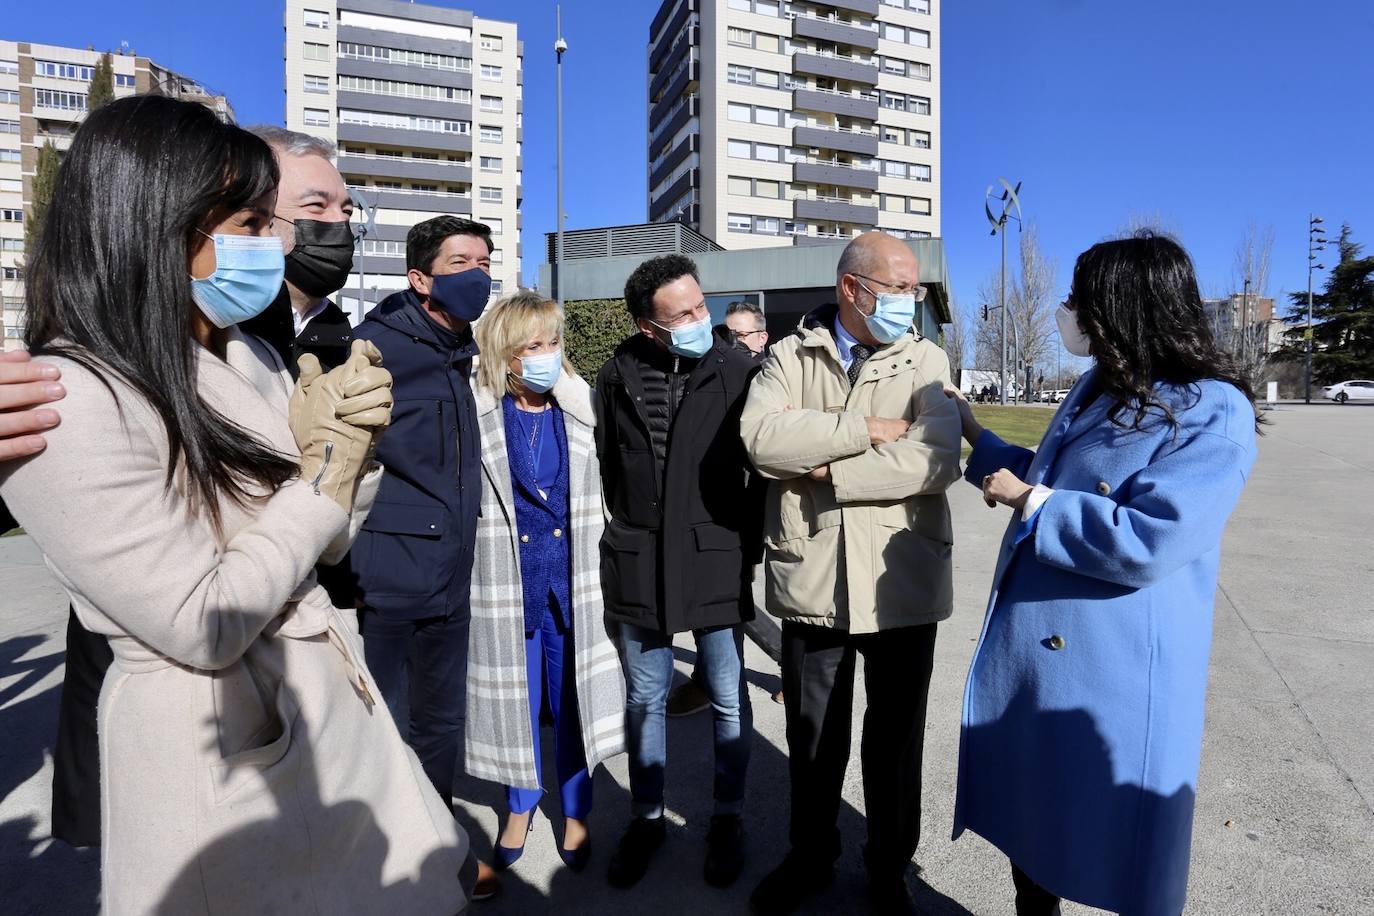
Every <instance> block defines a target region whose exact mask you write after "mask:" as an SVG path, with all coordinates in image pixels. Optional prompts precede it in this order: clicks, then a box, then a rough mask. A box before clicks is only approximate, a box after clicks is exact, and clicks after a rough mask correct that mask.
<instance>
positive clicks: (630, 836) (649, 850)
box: [606, 817, 667, 888]
mask: <svg viewBox="0 0 1374 916" xmlns="http://www.w3.org/2000/svg"><path fill="white" fill-rule="evenodd" d="M666 836H667V828H666V827H665V826H664V824H663V818H661V817H655V818H647V817H637V818H635V819H634V820H632V821H630V826H628V827H626V828H625V835H624V836H622V837H621V838H620V845H619V846H618V847H617V848H616V851H615V855H613V856H611V865H610V868H608V869H607V870H606V880H607V881H608V882H610V885H611V887H620V888H626V887H634V886H635V885H636V884H638V883H639V879H640V878H643V877H644V873H645V872H646V871H648V870H649V860H650V859H651V858H653V855H654V853H655V852H657V851H658V847H660V846H662V845H663V839H664V837H666Z"/></svg>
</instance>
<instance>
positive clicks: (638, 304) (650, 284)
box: [625, 254, 701, 319]
mask: <svg viewBox="0 0 1374 916" xmlns="http://www.w3.org/2000/svg"><path fill="white" fill-rule="evenodd" d="M683 277H691V278H692V279H693V280H696V281H697V282H698V283H700V282H701V277H700V276H699V275H698V274H697V264H696V262H695V261H693V260H692V259H691V258H689V257H687V256H686V255H685V254H665V255H659V256H658V257H656V258H650V259H649V260H647V261H645V262H644V263H643V264H640V265H639V266H638V267H636V268H635V272H634V273H632V274H630V279H628V280H626V281H625V307H626V308H627V309H629V310H630V317H631V318H634V319H639V318H648V317H649V315H650V314H651V313H652V312H653V310H654V293H656V292H658V291H659V290H660V289H662V288H663V287H665V286H667V285H668V284H669V283H672V282H673V281H674V280H680V279H682V278H683Z"/></svg>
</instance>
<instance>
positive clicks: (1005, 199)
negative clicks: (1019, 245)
mask: <svg viewBox="0 0 1374 916" xmlns="http://www.w3.org/2000/svg"><path fill="white" fill-rule="evenodd" d="M997 180H998V182H1000V183H1001V185H1002V193H1001V194H1000V195H999V196H998V198H997V199H998V200H1000V201H1001V202H1002V213H1001V215H1000V216H993V213H992V207H990V206H989V205H988V201H989V200H990V199H992V191H993V188H992V185H988V190H987V193H986V194H984V195H983V212H984V213H985V214H986V215H987V218H988V222H989V223H990V224H991V225H992V234H993V235H999V234H1000V235H1001V236H1002V282H1001V286H1000V291H999V292H998V297H999V300H1000V301H999V304H998V306H997V307H998V308H1000V309H1001V310H1002V315H1001V320H1002V335H1001V346H1000V347H999V348H998V351H999V353H998V373H999V377H1000V381H1001V386H1000V389H999V399H1000V402H1001V403H1002V404H1005V403H1007V220H1009V219H1014V220H1016V224H1017V226H1018V227H1019V226H1020V225H1021V197H1020V194H1021V182H1019V181H1018V182H1017V183H1016V187H1014V188H1013V187H1012V186H1011V182H1009V181H1007V180H1006V179H1005V178H998V179H997ZM1013 209H1014V210H1015V211H1016V213H1015V214H1014V215H1013V214H1012V210H1013ZM1012 330H1013V331H1015V330H1016V327H1015V324H1013V325H1012Z"/></svg>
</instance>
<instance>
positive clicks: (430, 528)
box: [429, 525, 439, 531]
mask: <svg viewBox="0 0 1374 916" xmlns="http://www.w3.org/2000/svg"><path fill="white" fill-rule="evenodd" d="M438 527H439V526H438V525H430V526H429V530H430V531H433V530H434V529H435V528H438Z"/></svg>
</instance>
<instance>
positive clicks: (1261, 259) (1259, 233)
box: [1234, 220, 1274, 296]
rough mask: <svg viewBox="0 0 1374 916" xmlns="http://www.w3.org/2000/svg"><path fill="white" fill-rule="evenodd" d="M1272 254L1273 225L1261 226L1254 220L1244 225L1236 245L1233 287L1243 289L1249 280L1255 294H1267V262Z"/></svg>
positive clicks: (1251, 289) (1251, 290)
mask: <svg viewBox="0 0 1374 916" xmlns="http://www.w3.org/2000/svg"><path fill="white" fill-rule="evenodd" d="M1273 254H1274V227H1273V226H1261V225H1259V224H1258V223H1256V222H1255V221H1254V220H1251V221H1250V224H1249V225H1248V226H1246V227H1245V235H1244V236H1243V237H1242V238H1241V240H1240V244H1239V245H1237V246H1236V263H1235V268H1234V270H1235V273H1234V276H1235V284H1236V285H1235V288H1236V289H1244V287H1245V281H1246V280H1249V281H1250V292H1251V293H1252V294H1253V295H1256V296H1268V295H1269V263H1270V261H1271V260H1272V257H1273Z"/></svg>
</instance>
